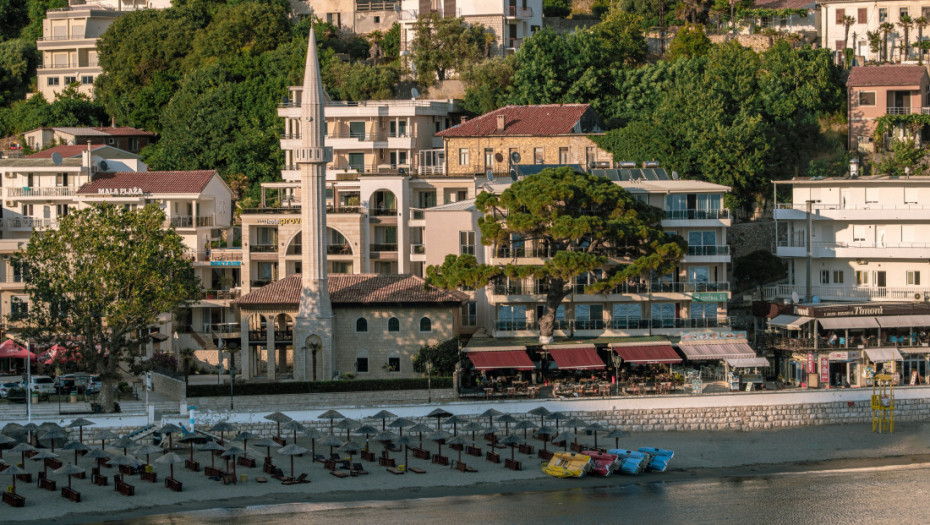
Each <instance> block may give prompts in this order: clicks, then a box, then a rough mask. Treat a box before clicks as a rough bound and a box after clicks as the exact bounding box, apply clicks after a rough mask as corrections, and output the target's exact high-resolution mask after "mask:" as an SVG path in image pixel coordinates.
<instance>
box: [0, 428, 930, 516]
mask: <svg viewBox="0 0 930 525" xmlns="http://www.w3.org/2000/svg"><path fill="white" fill-rule="evenodd" d="M895 430H896V431H895V432H894V433H893V434H887V433H886V434H877V433H873V432H872V431H871V426H870V425H825V426H814V427H799V428H789V429H780V430H766V431H758V432H722V431H721V432H644V433H634V434H632V435H631V436H629V437H626V438H622V439H621V440H620V447H621V448H632V449H636V448H638V447H641V446H650V447H659V448H667V449H672V450H674V451H675V458H674V459H673V460H672V462H671V464H670V467H669V471H667V472H665V473H646V474H643V475H641V476H635V477H625V476H617V477H612V478H611V479H610V483H611V484H612V485H617V484H623V483H629V484H641V483H647V482H655V481H666V482H674V481H682V480H693V479H700V478H701V477H714V478H719V477H721V476H723V477H727V476H737V477H738V476H741V475H759V474H764V473H776V472H791V471H799V472H800V471H809V470H848V471H850V472H855V469H857V468H866V467H869V468H872V467H876V466H884V468H888V469H895V468H907V467H909V466H914V465H921V464H925V463H930V442H928V441H927V440H926V436H927V435H928V434H927V432H928V430H930V423H903V424H899V425H898V426H897V427H896V429H895ZM343 436H344V434H343ZM354 439H357V440H359V441H362V442H364V438H354ZM298 442H299V444H300V445H301V446H306V447H307V448H310V442H309V439H306V438H300V439H299V441H298ZM579 442H583V443H586V444H589V445H590V444H593V437H592V436H585V435H582V436H580V437H579ZM529 443H530V444H531V445H533V446H535V447H538V446H539V445H541V442H539V441H538V440H535V439H533V438H532V437H531V438H530V439H529ZM477 444H478V446H481V447H482V448H484V449H485V450H487V446H486V443H485V442H484V441H483V440H482V439H481V437H480V436H478V443H477ZM598 444H599V445H600V446H601V447H613V446H614V440H612V439H604V438H603V437H600V438H599V440H598ZM236 445H238V446H241V443H238V442H237V443H236ZM175 447H176V450H175V452H177V453H178V455H181V456H183V457H186V456H187V455H188V450H189V449H188V447H187V446H186V445H177V444H176V445H175ZM424 448H426V449H427V450H429V451H430V452H433V453H435V452H436V451H437V446H436V444H434V443H431V442H428V441H427V440H424ZM371 449H372V451H375V452H380V451H381V446H380V444H379V443H376V442H372V443H371ZM550 449H551V445H550ZM328 452H329V449H328V447H322V446H319V445H318V446H317V453H327V454H328ZM499 452H500V454H501V457H502V458H509V457H510V451H509V449H500V450H499ZM249 454H250V456H251V457H254V458H256V459H257V460H258V464H259V467H258V468H243V467H237V474H243V473H244V474H247V475H248V481H246V482H244V483H237V484H235V485H223V484H222V483H220V482H218V481H213V480H211V479H208V478H206V477H205V476H204V474H203V472H191V471H188V470H186V469H184V467H183V464H182V465H176V466H175V476H174V477H175V478H176V479H178V480H179V481H181V482H182V483H183V485H184V487H183V492H180V493H176V492H173V491H170V490H168V489H167V488H166V487H165V486H164V484H163V483H162V479H163V478H164V477H166V476H167V475H168V467H167V466H166V465H155V470H156V472H157V473H158V481H159V482H158V483H149V482H146V481H142V480H141V479H139V476H138V475H135V476H127V477H126V480H127V482H129V483H131V484H132V485H134V486H135V489H136V495H135V496H129V497H127V496H122V495H120V494H118V493H116V492H115V491H114V489H113V485H112V475H113V473H114V472H115V469H104V473H106V474H109V475H110V478H111V480H110V481H111V483H110V485H109V486H107V487H98V486H95V485H93V484H92V483H91V482H90V479H89V478H88V479H86V480H79V479H74V480H73V481H72V486H73V488H74V489H75V490H78V491H79V492H81V495H82V502H81V503H72V502H71V501H68V500H66V499H65V498H63V497H61V495H60V494H59V493H58V492H50V491H45V490H40V489H39V488H37V487H36V486H35V483H32V484H27V483H23V482H18V483H17V493H18V494H20V495H23V496H25V497H26V506H25V507H23V508H10V507H6V508H5V509H4V512H3V516H4V523H30V522H39V521H42V522H48V521H49V520H54V521H55V522H57V523H84V522H96V521H109V520H117V519H131V518H133V517H138V516H144V515H151V514H166V513H176V512H185V511H191V510H196V509H212V508H239V507H247V506H254V505H275V504H283V503H305V502H313V503H324V502H333V503H349V502H355V501H360V500H402V499H410V498H435V497H442V496H448V495H466V494H496V493H502V492H522V491H536V490H538V491H546V490H559V489H563V488H564V489H570V488H576V487H585V486H589V487H594V486H598V485H599V484H603V483H604V481H605V480H604V479H603V478H597V477H588V478H584V479H570V480H566V479H554V478H549V477H548V476H546V475H545V474H543V473H542V472H541V471H540V469H539V465H540V461H539V460H538V459H537V458H536V457H535V456H528V455H525V454H520V453H519V452H517V454H516V456H515V457H516V459H517V460H519V461H521V462H522V463H523V469H524V470H522V471H511V470H508V469H505V468H504V467H503V464H495V463H490V462H488V461H486V460H485V459H484V458H474V457H468V456H463V458H462V459H463V461H467V462H468V464H469V466H472V467H475V468H477V469H478V472H476V473H463V472H459V471H457V470H453V469H450V468H449V467H442V466H438V465H434V464H431V463H430V462H429V461H425V460H419V459H414V458H413V456H412V455H411V456H410V457H409V460H408V464H409V465H410V466H414V467H420V468H423V469H424V470H425V471H426V473H425V474H414V473H412V472H407V473H405V474H403V475H394V474H391V473H388V472H387V471H386V470H385V468H383V467H379V466H378V464H377V463H376V462H374V463H369V462H365V461H361V460H360V459H359V458H358V456H356V458H355V459H354V462H361V463H363V465H364V468H365V469H366V470H367V471H368V472H369V474H367V475H362V476H358V477H349V478H345V479H339V478H336V477H334V476H332V475H330V474H329V471H327V470H325V469H324V468H323V465H322V464H320V463H313V462H311V459H310V457H309V456H310V455H309V454H305V455H304V457H300V458H295V463H294V467H295V473H296V474H298V475H299V474H300V473H307V474H308V479H309V480H310V483H307V484H299V485H282V484H281V483H280V482H279V481H277V480H274V479H270V478H269V479H268V482H267V483H257V482H256V481H255V478H256V477H257V476H265V477H266V478H268V476H267V475H266V474H263V473H262V470H261V468H260V465H261V458H262V457H263V456H264V455H265V449H264V448H257V447H253V446H251V445H250V446H249ZM443 454H444V455H446V456H448V457H450V458H451V459H452V460H456V459H457V457H458V456H457V452H455V451H451V450H449V448H448V446H445V447H443ZM15 456H16V454H12V453H9V452H7V453H6V454H4V457H5V459H6V460H7V461H11V460H13V459H15ZM391 456H392V457H393V458H395V460H397V462H398V463H402V462H403V453H397V452H393V453H392V454H391ZM69 457H70V458H71V459H73V456H72V454H70V453H68V452H67V451H65V452H63V453H62V459H63V460H67V459H68V458H69ZM272 457H273V460H274V462H275V464H276V465H277V466H279V467H280V468H282V469H283V470H284V474H285V475H290V464H289V460H288V458H287V457H285V456H281V455H278V454H276V453H275V451H274V449H272ZM195 459H196V460H198V461H199V462H200V464H201V466H204V465H209V464H210V459H209V456H208V455H207V453H206V452H195ZM217 460H218V462H217V466H218V467H219V468H223V461H222V459H221V458H217ZM153 461H154V458H153ZM81 464H82V465H83V466H89V465H90V461H89V460H83V461H81ZM27 469H28V470H29V472H33V473H35V472H37V471H38V470H39V466H38V464H37V463H36V462H31V461H29V460H27ZM0 476H2V474H0ZM49 477H50V478H51V479H56V480H57V481H58V486H59V490H60V487H61V486H64V485H66V483H67V479H64V478H63V477H61V476H55V475H51V474H50V476H49ZM0 479H2V478H0ZM3 483H4V484H5V485H6V484H8V478H7V479H3Z"/></svg>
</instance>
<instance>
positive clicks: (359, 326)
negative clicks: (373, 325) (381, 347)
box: [355, 317, 368, 332]
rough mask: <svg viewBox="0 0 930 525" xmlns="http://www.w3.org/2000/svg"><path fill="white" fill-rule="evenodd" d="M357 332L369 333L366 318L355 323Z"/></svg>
mask: <svg viewBox="0 0 930 525" xmlns="http://www.w3.org/2000/svg"><path fill="white" fill-rule="evenodd" d="M355 331H356V332H367V331H368V320H367V319H365V318H364V317H359V318H358V319H357V320H356V321H355Z"/></svg>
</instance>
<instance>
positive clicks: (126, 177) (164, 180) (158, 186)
mask: <svg viewBox="0 0 930 525" xmlns="http://www.w3.org/2000/svg"><path fill="white" fill-rule="evenodd" d="M216 174H217V173H216V171H215V170H201V171H140V172H135V171H118V172H115V173H99V174H97V175H95V176H94V180H93V181H91V182H88V183H87V184H85V185H83V186H81V188H80V189H79V190H78V195H94V194H97V193H100V192H101V191H100V190H120V189H130V188H139V189H141V190H142V192H143V193H200V192H201V191H203V189H204V187H206V185H207V183H208V182H210V179H211V178H213V176H214V175H216Z"/></svg>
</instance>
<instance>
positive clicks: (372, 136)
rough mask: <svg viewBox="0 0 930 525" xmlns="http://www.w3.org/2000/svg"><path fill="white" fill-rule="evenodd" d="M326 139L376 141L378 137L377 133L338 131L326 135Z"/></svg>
mask: <svg viewBox="0 0 930 525" xmlns="http://www.w3.org/2000/svg"><path fill="white" fill-rule="evenodd" d="M326 138H328V139H356V140H358V141H360V142H361V141H377V140H386V139H380V138H379V136H378V133H353V132H351V131H340V132H336V133H330V134H328V135H326Z"/></svg>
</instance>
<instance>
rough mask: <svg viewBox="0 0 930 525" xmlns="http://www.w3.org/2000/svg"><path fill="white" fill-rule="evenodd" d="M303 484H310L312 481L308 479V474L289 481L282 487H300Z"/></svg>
mask: <svg viewBox="0 0 930 525" xmlns="http://www.w3.org/2000/svg"><path fill="white" fill-rule="evenodd" d="M301 483H310V480H308V479H307V473H306V472H304V473H303V474H301V475H299V476H297V477H296V478H294V479H287V480H284V481H282V482H281V484H282V485H299V484H301Z"/></svg>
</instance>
